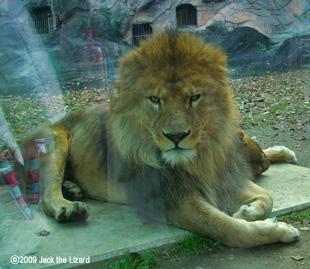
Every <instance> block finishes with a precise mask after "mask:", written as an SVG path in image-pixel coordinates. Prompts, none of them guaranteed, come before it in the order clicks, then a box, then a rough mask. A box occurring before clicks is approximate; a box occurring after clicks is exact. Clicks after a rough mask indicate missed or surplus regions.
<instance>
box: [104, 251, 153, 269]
mask: <svg viewBox="0 0 310 269" xmlns="http://www.w3.org/2000/svg"><path fill="white" fill-rule="evenodd" d="M157 264H158V258H157V257H156V256H155V254H154V251H153V250H148V251H144V252H142V254H141V255H140V254H129V253H127V254H126V256H125V257H124V258H119V259H118V260H116V261H110V262H107V263H106V264H104V265H102V266H100V267H99V268H105V269H148V268H154V267H155V266H156V265H157Z"/></svg>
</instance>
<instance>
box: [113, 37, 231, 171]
mask: <svg viewBox="0 0 310 269" xmlns="http://www.w3.org/2000/svg"><path fill="white" fill-rule="evenodd" d="M225 63H226V56H225V55H224V54H223V53H222V52H221V51H220V50H218V49H215V48H212V47H209V46H205V45H204V44H203V42H202V41H201V40H199V39H197V38H195V37H193V36H191V35H189V34H186V33H185V34H177V35H172V36H171V35H169V34H163V35H160V36H157V37H155V38H154V39H153V40H148V41H146V42H143V43H142V45H141V47H140V48H138V49H136V50H134V51H133V52H131V53H130V54H128V55H127V56H126V57H125V58H124V59H123V61H122V63H121V68H120V82H119V84H118V85H117V88H118V98H117V100H116V103H115V105H114V106H113V109H112V113H113V115H114V118H113V120H112V121H114V122H113V125H114V129H115V131H114V136H115V138H116V140H117V141H116V142H117V143H118V147H119V149H120V151H121V153H122V152H123V155H124V156H133V158H135V159H140V160H142V161H144V159H145V162H146V163H148V164H150V163H154V161H151V159H152V158H153V157H154V156H155V152H157V153H158V152H159V156H160V158H162V159H163V160H164V161H165V162H166V163H167V164H170V165H171V166H175V165H179V164H185V163H188V162H191V161H193V160H194V159H195V158H196V157H197V156H198V155H199V151H200V149H201V148H202V147H205V146H206V145H208V144H213V143H216V142H217V140H219V139H220V137H221V136H222V134H223V133H225V132H226V131H227V130H226V127H227V126H228V125H231V124H232V122H233V119H234V116H235V115H234V108H233V107H234V106H233V101H232V97H231V94H230V90H229V88H228V86H227V84H226V80H225V76H224V74H225V71H226V68H225ZM115 122H116V123H115ZM128 141H129V143H130V146H125V143H128ZM143 158H144V159H143ZM154 159H155V157H154V158H153V160H154Z"/></svg>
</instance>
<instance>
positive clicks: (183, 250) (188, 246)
mask: <svg viewBox="0 0 310 269" xmlns="http://www.w3.org/2000/svg"><path fill="white" fill-rule="evenodd" d="M221 247H222V246H221V244H220V242H218V241H214V240H212V239H210V238H207V237H204V236H202V235H200V234H192V235H189V236H187V237H186V238H185V240H184V241H181V242H179V243H177V244H176V246H175V247H173V248H172V249H171V254H181V255H185V256H187V255H190V254H194V255H197V254H199V252H200V251H201V250H202V249H210V250H212V249H213V248H221Z"/></svg>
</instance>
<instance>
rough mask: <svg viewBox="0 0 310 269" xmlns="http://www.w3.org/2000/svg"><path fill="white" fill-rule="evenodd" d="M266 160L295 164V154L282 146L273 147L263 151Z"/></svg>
mask: <svg viewBox="0 0 310 269" xmlns="http://www.w3.org/2000/svg"><path fill="white" fill-rule="evenodd" d="M263 152H264V153H265V154H266V156H267V157H268V159H269V160H270V161H271V162H278V161H279V162H281V161H282V162H283V161H284V162H287V163H294V164H296V163H297V158H296V154H295V153H294V151H292V150H290V149H288V148H287V147H284V146H274V147H270V148H268V149H265V150H263Z"/></svg>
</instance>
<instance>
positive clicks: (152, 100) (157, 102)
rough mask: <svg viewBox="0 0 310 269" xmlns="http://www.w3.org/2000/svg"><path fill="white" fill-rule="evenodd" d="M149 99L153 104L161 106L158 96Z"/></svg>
mask: <svg viewBox="0 0 310 269" xmlns="http://www.w3.org/2000/svg"><path fill="white" fill-rule="evenodd" d="M149 99H150V100H151V102H152V103H154V104H157V105H159V104H160V99H159V98H158V97H156V96H150V97H149Z"/></svg>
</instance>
